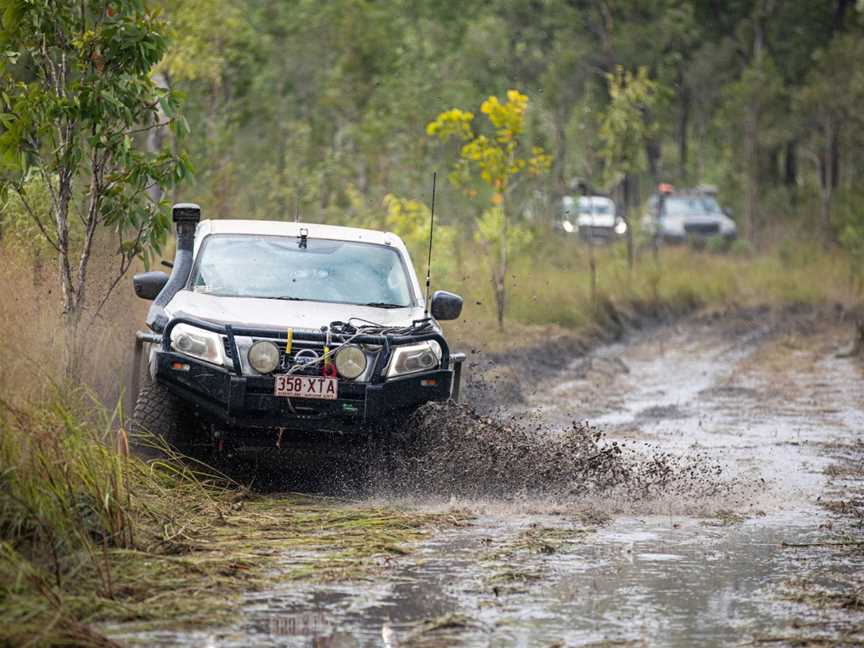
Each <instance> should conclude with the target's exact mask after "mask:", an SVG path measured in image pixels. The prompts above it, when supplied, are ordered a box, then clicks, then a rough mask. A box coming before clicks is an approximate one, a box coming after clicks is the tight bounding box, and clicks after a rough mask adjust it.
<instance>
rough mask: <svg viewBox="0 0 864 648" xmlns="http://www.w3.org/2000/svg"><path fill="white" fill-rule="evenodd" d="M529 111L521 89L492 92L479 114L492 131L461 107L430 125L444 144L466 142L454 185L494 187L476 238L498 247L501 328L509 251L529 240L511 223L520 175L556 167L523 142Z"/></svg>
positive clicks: (495, 273)
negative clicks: (503, 96)
mask: <svg viewBox="0 0 864 648" xmlns="http://www.w3.org/2000/svg"><path fill="white" fill-rule="evenodd" d="M527 110H528V97H527V96H526V95H524V94H522V93H520V92H519V91H518V90H509V91H508V92H507V98H506V100H505V101H504V102H501V101H499V99H498V97H495V96H492V97H489V98H488V99H487V100H486V101H484V102H483V103H482V104H481V105H480V112H481V113H483V114H484V115H485V116H486V117H487V119H488V122H489V124H488V126H487V131H489V133H488V134H484V133H482V132H478V129H477V127H476V124H475V120H474V113H472V112H469V111H466V110H460V109H459V108H453V109H452V110H447V111H445V112H442V113H441V114H439V115H438V116H437V117H436V118H435V119H434V120H433V121H431V122H429V124H428V125H427V126H426V133H427V135H429V136H430V137H435V138H437V139H438V140H440V141H441V142H446V141H448V140H452V139H455V140H458V141H461V142H463V144H462V147H461V149H460V151H459V159H458V160H457V161H456V162H455V163H454V164H453V169H452V171H451V173H450V176H449V177H450V181H451V182H452V183H453V184H454V185H455V186H457V187H459V188H460V189H462V190H463V191H464V192H465V194H466V195H467V196H469V197H470V198H478V197H479V196H480V192H478V184H479V185H480V186H484V185H485V186H486V187H487V188H488V189H490V190H491V194H490V197H489V198H488V200H489V201H490V202H491V205H488V204H487V206H486V208H485V209H483V210H482V211H481V216H480V219H479V223H478V228H477V239H478V241H480V242H481V243H482V244H484V245H485V246H486V247H489V248H492V249H495V248H497V260H495V261H493V262H492V264H491V265H492V285H493V289H494V292H495V306H496V310H497V317H498V325H499V326H503V325H504V312H505V310H506V307H507V281H506V280H507V266H508V260H509V257H510V255H511V251H512V249H513V248H515V247H518V246H519V245H520V244H521V245H525V244H527V242H529V241H530V232H529V231H528V230H527V229H526V228H524V227H520V226H518V225H514V224H513V223H511V222H510V220H511V219H510V217H511V214H510V210H509V209H508V208H509V207H510V204H509V202H510V200H509V198H510V197H511V195H512V192H513V190H514V189H515V188H516V187H517V186H518V184H519V182H520V181H521V179H523V178H525V177H528V176H537V175H540V174H542V173H546V172H547V171H548V170H549V168H550V167H551V165H552V158H551V156H549V155H547V154H546V152H545V151H544V150H543V149H542V148H540V147H538V146H533V147H530V148H528V147H527V145H526V144H525V142H524V141H523V140H524V137H523V136H524V131H525V113H526V111H527ZM490 127H491V128H490ZM526 149H527V150H526ZM487 193H488V192H487ZM481 200H485V198H481Z"/></svg>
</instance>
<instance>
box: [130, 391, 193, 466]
mask: <svg viewBox="0 0 864 648" xmlns="http://www.w3.org/2000/svg"><path fill="white" fill-rule="evenodd" d="M129 430H130V432H131V433H132V442H133V446H134V447H135V450H136V452H138V454H140V455H141V456H143V457H145V458H147V459H164V458H167V457H170V456H171V455H172V454H173V453H174V452H179V453H180V454H182V455H186V456H192V455H193V453H194V451H195V450H196V447H197V444H196V443H195V441H196V440H198V439H197V437H198V436H199V435H198V434H197V432H198V426H197V425H196V421H195V420H194V417H193V416H192V415H191V413H190V411H189V408H188V407H187V406H186V405H185V404H184V403H183V402H182V401H181V400H180V399H179V398H177V397H176V396H175V395H174V394H172V393H171V392H169V391H168V390H167V389H165V387H163V386H162V385H160V384H159V383H155V382H151V383H150V384H148V385H145V386H144V387H143V388H142V389H141V392H140V393H139V394H138V398H137V400H136V401H135V408H134V410H133V412H132V419H131V421H130V425H129Z"/></svg>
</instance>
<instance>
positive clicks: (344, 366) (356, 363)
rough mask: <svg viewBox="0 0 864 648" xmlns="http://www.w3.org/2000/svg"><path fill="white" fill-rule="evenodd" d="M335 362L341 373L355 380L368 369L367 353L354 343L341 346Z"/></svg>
mask: <svg viewBox="0 0 864 648" xmlns="http://www.w3.org/2000/svg"><path fill="white" fill-rule="evenodd" d="M333 362H334V364H335V365H336V371H338V372H339V375H340V376H342V377H343V378H347V379H348V380H354V379H355V378H358V377H359V376H361V375H362V374H363V372H364V371H366V354H365V353H363V349H361V348H360V347H358V346H356V345H354V344H347V345H345V346H343V347H340V348H339V350H338V351H337V352H336V357H335V359H334V361H333Z"/></svg>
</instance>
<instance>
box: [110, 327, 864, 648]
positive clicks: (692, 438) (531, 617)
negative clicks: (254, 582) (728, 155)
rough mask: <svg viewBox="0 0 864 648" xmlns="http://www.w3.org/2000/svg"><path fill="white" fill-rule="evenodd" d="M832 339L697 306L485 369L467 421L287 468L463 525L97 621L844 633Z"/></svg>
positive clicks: (756, 635)
mask: <svg viewBox="0 0 864 648" xmlns="http://www.w3.org/2000/svg"><path fill="white" fill-rule="evenodd" d="M848 331H849V329H848V327H847V326H846V325H845V324H844V323H843V322H841V321H838V319H837V318H836V314H834V313H830V312H829V313H825V312H797V313H789V312H785V313H780V314H772V313H766V312H755V313H754V312H750V313H739V314H733V315H730V314H722V315H711V316H704V315H703V316H695V317H690V318H688V319H684V320H681V321H679V322H677V323H674V324H666V325H662V326H658V327H654V328H652V329H650V330H646V331H642V332H638V333H635V334H633V335H631V336H629V337H628V338H626V339H624V340H621V341H618V342H615V343H612V344H607V345H603V346H598V347H597V348H594V349H593V350H588V351H586V352H584V353H581V354H578V353H577V354H574V355H572V357H569V358H567V359H564V358H558V359H557V362H558V365H559V366H557V367H556V368H555V369H554V371H552V370H549V369H548V368H547V369H544V370H543V371H535V372H533V373H532V372H530V371H524V372H523V371H521V370H520V367H521V365H522V363H523V362H525V360H524V359H523V358H525V357H526V356H520V357H519V358H517V359H515V360H514V361H512V362H510V363H509V364H507V363H505V362H503V361H499V362H498V363H497V365H498V374H497V376H499V377H500V376H501V375H507V380H506V381H504V382H505V384H504V385H503V386H502V387H501V388H499V387H497V386H496V380H497V378H496V376H495V375H493V376H492V378H491V379H490V382H489V384H487V385H485V386H484V388H483V389H485V390H486V391H485V393H486V394H487V396H486V397H485V399H484V403H483V405H484V406H483V408H481V410H480V412H481V413H478V412H477V411H475V410H474V409H472V408H471V407H469V406H430V407H427V408H424V409H423V410H421V411H419V412H418V413H416V414H415V416H414V417H413V419H412V420H411V422H410V425H409V426H406V427H404V428H402V429H401V430H398V431H397V432H394V436H393V437H392V438H390V439H389V440H388V443H386V444H383V445H374V444H373V445H372V446H370V447H368V448H365V449H364V450H363V451H362V452H357V453H356V454H354V455H353V456H352V457H351V460H350V461H348V462H347V463H344V464H340V463H339V461H341V460H338V461H337V460H335V459H329V460H328V459H324V460H320V458H319V462H318V463H316V464H315V465H316V466H317V467H316V468H315V469H311V470H308V471H307V472H309V474H311V475H313V476H315V477H314V479H312V478H310V477H309V475H307V476H306V478H302V479H299V481H293V482H292V481H290V479H289V480H288V482H286V483H288V484H289V486H290V487H291V488H293V487H295V486H296V487H299V488H304V489H306V490H307V491H308V490H315V489H320V491H321V492H325V493H327V494H333V493H334V492H337V491H338V492H342V493H344V492H345V491H346V489H347V490H348V491H349V492H351V494H352V496H353V497H355V498H358V499H359V500H360V501H362V502H363V503H364V504H367V505H368V504H369V503H370V502H372V503H375V502H381V503H386V504H387V505H389V506H394V505H395V506H398V507H401V508H404V509H405V510H408V511H448V510H452V511H459V512H460V515H462V516H467V519H468V521H467V522H466V523H464V524H459V525H455V526H452V527H448V528H442V529H438V530H435V529H432V530H430V531H431V532H430V534H429V536H428V538H427V539H425V540H421V541H418V542H417V543H415V544H414V545H412V546H410V547H408V548H407V549H406V553H405V554H404V555H399V556H389V557H386V559H384V560H382V561H381V563H380V565H378V567H377V568H376V571H377V574H378V575H377V576H376V577H374V578H368V577H366V578H363V579H360V580H352V579H350V578H347V579H345V580H344V581H339V582H328V583H321V582H316V581H315V580H314V579H313V580H310V581H306V582H297V581H291V582H285V583H284V586H280V587H277V588H275V589H273V590H271V591H266V592H250V593H249V594H248V595H247V596H246V597H245V598H244V600H243V602H242V604H241V605H240V606H239V607H238V616H237V621H236V623H235V624H233V625H232V626H230V627H220V628H207V629H203V630H195V631H190V632H183V631H178V629H173V628H165V629H159V630H154V631H151V632H146V633H133V634H131V635H130V634H124V632H123V630H122V628H115V629H113V630H112V631H113V632H114V634H116V636H118V637H120V638H124V639H127V640H133V641H140V642H142V643H147V644H157V645H158V644H164V645H173V644H175V643H182V644H187V645H213V646H223V645H224V646H246V645H261V646H265V645H267V646H269V645H287V646H309V645H327V646H397V645H403V646H426V645H430V646H431V645H434V646H443V645H467V646H488V645H505V646H523V645H525V646H535V645H536V646H551V645H560V646H564V645H568V646H569V645H574V646H575V645H592V646H593V645H602V646H611V645H616V646H617V645H626V646H629V645H633V646H642V645H651V646H653V645H664V646H667V645H668V646H692V645H739V644H741V643H744V644H754V645H760V644H766V645H860V644H861V642H864V604H862V600H864V596H862V595H861V592H862V591H864V589H862V587H864V581H862V579H861V578H860V577H858V576H857V574H860V573H864V545H862V544H861V543H860V542H859V540H861V539H862V538H864V535H862V528H864V447H862V442H861V432H862V430H864V389H862V386H864V374H862V370H861V366H860V364H859V361H858V360H856V359H855V358H840V357H837V354H836V352H837V349H838V348H839V347H841V346H843V344H845V342H846V341H847V336H848ZM499 360H500V359H499ZM501 367H506V371H502V370H501ZM496 390H497V394H498V395H497V396H496V395H495V394H496ZM514 393H518V394H519V395H520V397H519V398H513V394H514ZM303 465H304V466H306V467H307V468H309V466H310V465H312V463H310V462H305V461H304V462H303ZM358 465H359V466H360V467H361V469H359V470H358V468H357V466H358ZM364 466H365V469H363V468H362V467H364ZM282 469H283V478H285V477H284V476H285V473H286V472H288V471H289V467H288V466H286V465H283V466H282ZM301 472H302V471H301ZM286 479H287V478H286ZM291 488H288V489H291ZM351 489H356V490H354V491H353V492H352V491H351ZM856 543H857V544H856ZM291 560H292V556H291V555H290V553H287V552H286V555H285V557H284V561H285V563H286V564H290V563H291Z"/></svg>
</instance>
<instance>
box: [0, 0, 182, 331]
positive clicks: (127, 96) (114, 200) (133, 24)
mask: <svg viewBox="0 0 864 648" xmlns="http://www.w3.org/2000/svg"><path fill="white" fill-rule="evenodd" d="M0 13H2V17H3V18H2V25H0V86H2V87H3V90H4V91H3V94H2V97H0V111H2V116H0V122H2V127H3V128H2V132H0V172H2V186H3V193H4V195H5V196H7V197H8V196H9V195H10V194H14V195H15V197H14V200H15V205H17V207H19V208H20V207H23V208H24V210H25V211H26V212H27V215H28V216H29V217H30V218H31V219H32V220H33V222H34V223H36V225H37V228H38V230H39V233H40V234H41V235H42V236H43V237H44V239H45V240H46V241H47V242H48V243H49V244H50V245H51V247H53V248H54V250H55V251H56V253H57V255H58V256H59V257H60V258H61V264H60V266H61V268H62V271H61V275H62V276H61V284H62V289H63V290H62V292H63V295H64V310H65V311H66V312H67V313H68V314H70V315H72V316H73V319H76V320H77V316H78V315H79V314H80V311H81V308H82V307H83V303H84V297H85V292H86V285H87V284H86V269H87V266H88V263H89V259H90V255H91V251H92V243H93V239H94V236H95V232H96V229H97V228H98V227H99V226H106V227H108V228H110V229H111V230H113V232H114V233H115V235H116V237H117V249H118V254H119V256H120V257H121V259H122V261H121V264H120V265H121V270H122V271H123V272H125V269H128V267H129V265H130V264H131V262H132V260H133V259H134V258H136V257H144V256H146V255H147V254H148V253H150V252H151V251H157V252H158V251H159V249H160V246H161V245H162V243H163V242H164V240H165V237H166V235H167V233H168V227H169V224H170V220H169V218H168V214H167V209H166V205H164V204H161V203H159V202H158V200H154V199H153V190H154V188H166V187H171V186H174V185H175V184H176V183H178V182H180V181H182V180H183V179H184V178H185V177H186V176H187V174H188V172H189V168H190V165H189V162H188V160H187V159H186V157H185V156H184V155H183V153H182V152H179V151H172V150H170V148H168V147H164V148H161V149H160V148H154V147H152V146H151V147H149V150H148V148H147V147H145V146H144V140H145V138H147V136H148V134H150V131H151V130H153V129H156V128H160V127H170V128H171V129H172V132H173V134H174V136H175V137H179V136H181V135H182V134H183V132H184V131H185V122H183V121H182V120H181V119H178V118H177V116H176V111H177V108H178V97H177V95H175V94H173V93H172V92H170V91H168V90H166V89H164V88H162V87H159V86H157V85H156V83H155V82H154V81H153V79H152V78H151V77H150V71H151V70H152V69H153V67H154V66H155V65H156V64H157V63H158V62H159V61H160V60H161V59H162V57H163V55H164V53H165V51H166V47H167V44H166V41H165V38H164V36H163V33H164V30H165V24H164V22H163V20H162V18H161V17H160V15H159V13H158V12H157V11H155V10H152V9H148V8H147V6H146V5H145V4H144V3H143V2H140V1H137V0H121V1H120V2H116V1H111V2H108V1H107V0H88V1H87V2H82V3H61V4H59V5H58V4H56V3H53V2H41V1H39V2H36V1H34V2H19V1H18V0H2V2H0ZM36 176H39V177H41V182H42V187H43V189H47V193H48V195H49V197H50V201H49V202H50V204H49V205H45V204H44V202H43V203H42V204H35V203H34V204H31V203H30V200H29V194H30V193H31V191H32V188H33V186H32V182H33V178H34V177H36ZM28 184H29V185H30V186H29V187H28ZM34 197H35V196H34ZM76 219H77V220H80V222H81V223H82V224H83V233H82V237H81V241H80V245H79V246H78V249H74V247H73V245H72V241H71V239H70V231H71V229H72V227H73V226H72V225H71V223H72V222H74V221H75V220H76ZM75 255H77V256H78V259H77V262H75V265H76V266H77V273H76V272H73V270H72V269H71V266H72V264H73V261H72V258H71V257H72V256H75Z"/></svg>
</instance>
